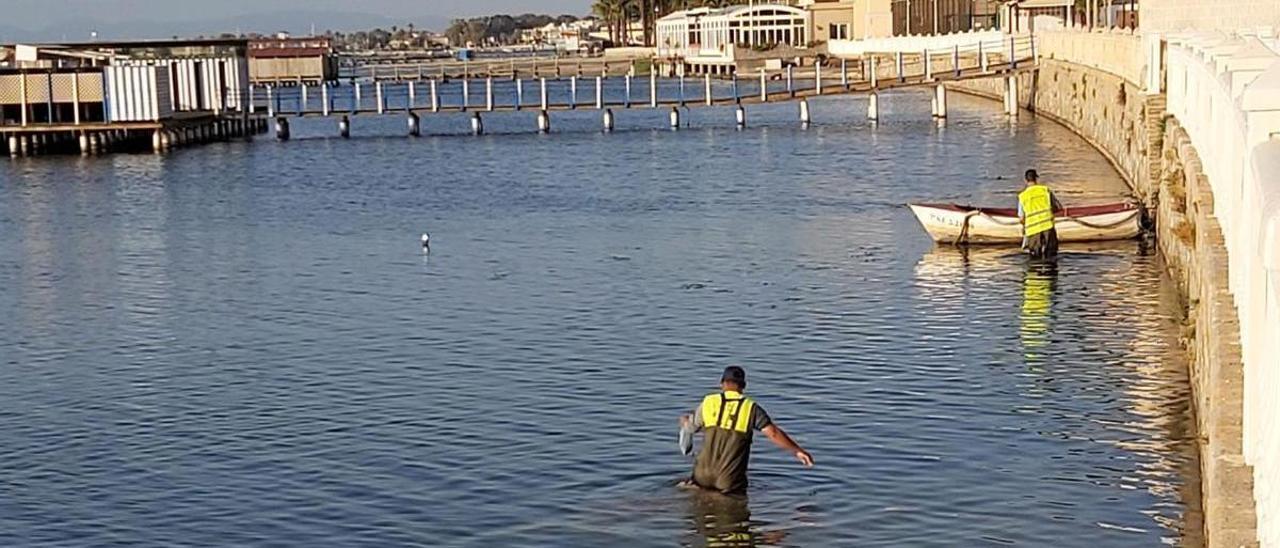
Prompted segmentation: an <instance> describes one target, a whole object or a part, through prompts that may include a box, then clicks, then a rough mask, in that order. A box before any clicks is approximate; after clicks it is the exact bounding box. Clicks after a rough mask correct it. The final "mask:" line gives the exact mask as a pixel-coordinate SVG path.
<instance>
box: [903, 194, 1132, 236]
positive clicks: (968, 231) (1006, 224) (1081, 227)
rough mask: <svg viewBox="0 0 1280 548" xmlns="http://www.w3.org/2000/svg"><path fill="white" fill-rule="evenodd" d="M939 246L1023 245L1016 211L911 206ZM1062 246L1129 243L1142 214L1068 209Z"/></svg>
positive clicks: (1125, 207)
mask: <svg viewBox="0 0 1280 548" xmlns="http://www.w3.org/2000/svg"><path fill="white" fill-rule="evenodd" d="M908 205H909V207H911V211H912V212H913V213H915V215H916V218H917V219H919V220H920V224H921V225H922V226H923V227H924V229H925V231H926V232H928V233H929V236H930V237H932V238H933V240H934V241H936V242H942V243H949V244H1006V245H1008V244H1014V245H1021V244H1022V224H1021V223H1020V222H1019V221H1018V214H1017V211H1016V210H1009V209H998V208H974V207H965V206H958V205H952V204H908ZM1054 224H1055V227H1056V228H1057V230H1058V240H1059V241H1061V242H1102V241H1110V240H1129V239H1133V238H1136V237H1138V235H1140V234H1142V215H1141V211H1140V210H1139V209H1138V208H1137V207H1136V206H1134V205H1131V204H1106V205H1099V206H1089V207H1080V208H1067V209H1066V210H1065V211H1063V212H1061V213H1060V214H1059V215H1058V217H1057V219H1056V220H1055V222H1054Z"/></svg>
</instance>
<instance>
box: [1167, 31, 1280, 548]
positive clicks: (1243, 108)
mask: <svg viewBox="0 0 1280 548" xmlns="http://www.w3.org/2000/svg"><path fill="white" fill-rule="evenodd" d="M1277 51H1280V41H1278V40H1276V39H1275V38H1272V37H1269V33H1267V32H1263V33H1261V34H1260V35H1255V36H1248V35H1244V36H1237V37H1227V36H1224V35H1222V34H1217V33H1202V34H1183V35H1176V36H1170V37H1168V50H1167V53H1168V62H1167V67H1168V68H1167V71H1168V73H1167V82H1168V84H1167V86H1168V88H1167V89H1168V109H1169V113H1170V114H1172V115H1173V116H1174V117H1175V118H1177V120H1178V121H1179V122H1180V123H1181V125H1182V127H1183V128H1185V130H1186V132H1187V134H1188V135H1189V136H1190V138H1191V141H1192V144H1193V145H1194V147H1195V149H1196V152H1197V153H1198V155H1199V157H1200V160H1201V163H1202V164H1203V169H1204V173H1205V175H1206V176H1207V177H1208V180H1209V186H1210V187H1211V188H1212V192H1213V205H1212V207H1213V213H1214V216H1215V217H1216V218H1217V220H1218V222H1219V224H1220V225H1221V227H1222V234H1223V237H1224V240H1225V242H1226V248H1227V259H1228V261H1227V262H1228V265H1229V269H1228V270H1229V272H1230V281H1229V287H1230V289H1231V293H1232V294H1233V295H1234V297H1235V299H1234V300H1235V304H1236V312H1237V314H1238V317H1239V325H1240V344H1241V347H1240V350H1241V358H1242V361H1243V364H1244V375H1243V378H1244V381H1245V382H1244V386H1243V391H1244V398H1243V400H1244V404H1243V425H1244V427H1243V432H1242V434H1243V454H1244V460H1245V461H1246V462H1247V463H1248V464H1249V465H1251V466H1253V469H1254V493H1253V494H1254V498H1255V500H1256V503H1257V518H1258V519H1257V524H1258V539H1259V540H1260V541H1261V544H1262V545H1263V546H1277V545H1280V421H1277V420H1276V417H1277V416H1280V398H1277V394H1280V360H1278V359H1277V356H1280V54H1277Z"/></svg>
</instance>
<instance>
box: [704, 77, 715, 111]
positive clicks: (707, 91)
mask: <svg viewBox="0 0 1280 548" xmlns="http://www.w3.org/2000/svg"><path fill="white" fill-rule="evenodd" d="M702 78H703V82H704V86H703V92H702V94H703V99H704V100H705V101H706V104H707V106H711V105H713V104H715V98H714V97H712V96H711V74H710V73H707V74H704V75H702Z"/></svg>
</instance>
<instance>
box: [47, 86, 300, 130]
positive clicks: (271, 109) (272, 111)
mask: <svg viewBox="0 0 1280 548" xmlns="http://www.w3.org/2000/svg"><path fill="white" fill-rule="evenodd" d="M23 81H24V82H25V81H26V80H23ZM271 99H272V90H271V84H267V116H268V117H273V116H275V115H276V103H275V101H272V100H271ZM26 112H27V109H25V108H23V109H22V113H23V116H24V117H25V115H26ZM23 124H24V125H25V124H26V122H23Z"/></svg>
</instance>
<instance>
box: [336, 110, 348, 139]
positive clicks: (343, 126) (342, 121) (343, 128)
mask: <svg viewBox="0 0 1280 548" xmlns="http://www.w3.org/2000/svg"><path fill="white" fill-rule="evenodd" d="M338 135H340V136H341V137H342V138H343V139H350V138H351V118H350V117H348V116H347V115H346V114H343V115H342V118H339V119H338Z"/></svg>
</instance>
